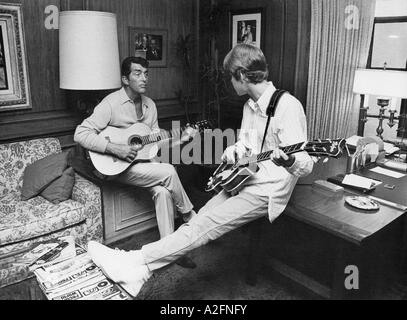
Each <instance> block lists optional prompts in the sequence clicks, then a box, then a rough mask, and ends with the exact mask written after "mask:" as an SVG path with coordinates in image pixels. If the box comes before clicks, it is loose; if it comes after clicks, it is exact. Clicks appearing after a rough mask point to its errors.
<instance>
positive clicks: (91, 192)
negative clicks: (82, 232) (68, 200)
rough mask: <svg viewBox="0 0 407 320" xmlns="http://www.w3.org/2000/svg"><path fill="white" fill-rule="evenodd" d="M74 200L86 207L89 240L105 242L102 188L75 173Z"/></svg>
mask: <svg viewBox="0 0 407 320" xmlns="http://www.w3.org/2000/svg"><path fill="white" fill-rule="evenodd" d="M72 200H74V201H78V202H80V203H82V204H83V205H84V206H85V211H86V226H87V229H88V230H87V240H88V241H89V240H95V241H98V242H102V241H103V221H102V200H101V191H100V188H99V187H98V186H97V185H95V184H94V183H93V182H91V181H89V180H87V179H86V178H84V177H82V176H81V175H79V174H77V173H75V185H74V187H73V190H72Z"/></svg>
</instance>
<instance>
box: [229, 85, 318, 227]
mask: <svg viewBox="0 0 407 320" xmlns="http://www.w3.org/2000/svg"><path fill="white" fill-rule="evenodd" d="M275 91H276V88H275V87H274V85H273V83H272V82H269V86H268V87H267V89H266V91H265V92H264V93H263V94H262V96H261V97H260V98H259V100H258V101H257V102H255V101H253V100H252V99H249V100H248V101H247V102H246V104H245V105H244V108H243V119H242V125H241V130H240V133H239V139H238V142H237V143H236V147H237V148H240V149H241V150H244V151H246V152H247V154H249V155H250V154H259V153H260V149H261V144H262V141H263V135H264V130H265V128H266V123H267V115H266V110H267V107H268V105H269V102H270V99H271V97H272V95H273V93H274V92H275ZM306 141H307V124H306V118H305V113H304V109H303V107H302V105H301V102H300V101H298V100H297V99H296V98H295V97H293V96H292V95H291V94H289V93H285V94H284V95H283V96H282V97H281V99H280V101H279V103H278V106H277V107H276V109H275V114H274V117H272V118H271V120H270V125H269V129H268V132H267V136H266V141H265V144H264V148H263V152H264V151H270V150H274V149H275V148H276V147H279V146H280V147H285V146H289V145H293V144H297V143H300V142H306ZM313 164H314V161H313V160H312V159H311V157H310V156H309V155H308V154H307V153H306V152H299V153H296V154H295V162H294V164H293V165H292V166H291V167H290V168H284V167H279V166H276V165H275V164H274V163H273V162H272V161H271V160H266V161H263V162H261V163H259V167H260V170H259V171H258V172H257V173H256V174H255V175H254V176H253V177H252V178H251V179H249V180H248V181H247V183H246V185H248V186H249V185H256V184H261V185H262V188H263V189H266V190H267V194H268V195H269V207H268V211H269V219H270V221H272V220H274V219H275V218H276V217H277V216H278V215H280V214H281V213H282V212H283V211H284V209H285V207H286V205H287V203H288V201H289V199H290V196H291V193H292V191H293V189H294V186H295V184H296V183H297V180H298V178H299V177H303V176H306V175H308V174H310V173H311V171H312V168H313Z"/></svg>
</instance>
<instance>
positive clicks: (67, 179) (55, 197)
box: [40, 167, 75, 204]
mask: <svg viewBox="0 0 407 320" xmlns="http://www.w3.org/2000/svg"><path fill="white" fill-rule="evenodd" d="M74 184H75V171H74V169H73V168H71V167H69V168H67V169H66V170H65V171H64V173H63V174H62V176H61V177H59V178H57V179H56V180H55V181H53V182H51V184H50V185H48V187H46V188H45V189H44V190H43V191H42V192H41V193H40V196H41V197H43V198H45V199H47V200H48V201H51V202H52V203H53V204H58V203H60V202H63V201H66V200H68V199H70V198H71V195H72V189H73V186H74Z"/></svg>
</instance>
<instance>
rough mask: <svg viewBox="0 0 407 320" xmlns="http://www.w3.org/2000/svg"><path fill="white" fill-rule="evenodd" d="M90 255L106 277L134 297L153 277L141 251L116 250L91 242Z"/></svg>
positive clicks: (89, 244)
mask: <svg viewBox="0 0 407 320" xmlns="http://www.w3.org/2000/svg"><path fill="white" fill-rule="evenodd" d="M88 253H89V255H90V257H91V258H92V260H93V262H94V263H95V264H96V265H97V266H98V267H99V268H100V269H102V271H103V273H104V274H105V276H106V277H108V278H109V279H111V280H113V281H114V282H116V283H118V284H119V285H121V286H122V287H123V288H124V289H125V290H126V291H127V292H128V293H129V294H131V295H132V296H137V294H138V293H139V291H140V290H141V287H142V286H143V284H144V283H145V282H146V281H147V280H148V278H150V277H151V275H152V272H151V271H150V270H149V269H148V267H147V266H146V265H145V263H144V259H143V256H142V255H141V251H140V250H134V251H129V252H126V251H124V250H114V249H110V248H109V247H106V246H104V245H102V244H100V243H98V242H95V241H89V243H88Z"/></svg>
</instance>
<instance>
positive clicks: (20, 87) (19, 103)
mask: <svg viewBox="0 0 407 320" xmlns="http://www.w3.org/2000/svg"><path fill="white" fill-rule="evenodd" d="M30 102H31V101H30V89H29V82H28V72H27V59H26V49H25V38H24V27H23V17H22V11H21V5H19V4H0V111H8V110H14V109H27V108H30Z"/></svg>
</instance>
